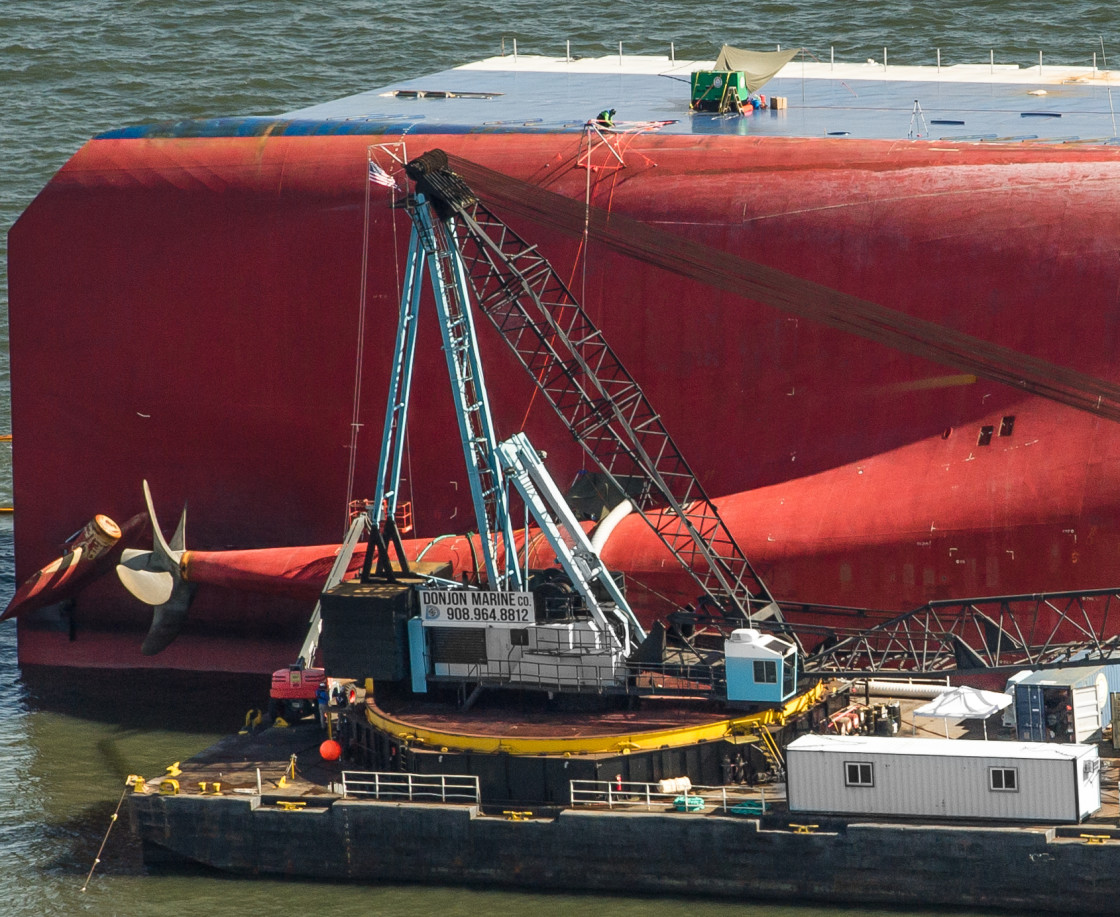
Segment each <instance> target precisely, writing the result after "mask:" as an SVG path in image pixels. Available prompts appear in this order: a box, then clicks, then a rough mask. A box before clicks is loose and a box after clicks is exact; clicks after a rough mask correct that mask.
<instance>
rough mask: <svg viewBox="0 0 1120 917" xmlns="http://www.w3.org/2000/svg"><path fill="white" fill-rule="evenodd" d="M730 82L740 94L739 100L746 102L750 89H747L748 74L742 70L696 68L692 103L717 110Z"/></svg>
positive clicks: (693, 76) (693, 75) (693, 77)
mask: <svg viewBox="0 0 1120 917" xmlns="http://www.w3.org/2000/svg"><path fill="white" fill-rule="evenodd" d="M728 84H730V85H731V87H732V88H733V89H735V90H736V92H738V94H739V101H741V102H745V101H746V100H747V96H749V95H750V90H748V89H747V74H746V73H745V72H744V71H742V70H694V71H693V73H692V104H693V106H694V107H700V106H703V108H704V109H708V108H709V106H710V107H711V110H713V111H714V110H716V109H717V108H718V107H719V103H720V100H721V99H723V94H724V92H725V91H726V90H727V86H728Z"/></svg>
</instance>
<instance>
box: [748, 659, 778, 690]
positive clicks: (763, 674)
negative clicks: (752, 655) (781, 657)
mask: <svg viewBox="0 0 1120 917" xmlns="http://www.w3.org/2000/svg"><path fill="white" fill-rule="evenodd" d="M754 683H755V684H756V685H776V684H777V683H778V663H777V662H775V661H774V660H772V659H756V660H755V661H754Z"/></svg>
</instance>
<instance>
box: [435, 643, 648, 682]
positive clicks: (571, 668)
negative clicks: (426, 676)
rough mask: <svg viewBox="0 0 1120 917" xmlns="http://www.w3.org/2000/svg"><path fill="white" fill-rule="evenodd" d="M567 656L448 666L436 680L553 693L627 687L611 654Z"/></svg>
mask: <svg viewBox="0 0 1120 917" xmlns="http://www.w3.org/2000/svg"><path fill="white" fill-rule="evenodd" d="M535 652H536V653H537V654H538V655H541V656H548V655H549V651H548V650H541V651H535ZM566 655H570V654H568V653H564V655H561V651H557V657H556V660H555V661H553V660H551V659H549V660H547V661H536V660H526V659H512V660H492V661H489V662H487V663H485V664H481V665H480V664H477V663H468V664H464V663H448V664H447V665H448V671H447V673H446V674H441V673H440V671H439V669H437V670H436V674H435V675H434V677H433V680H435V681H439V680H440V679H453V680H455V681H463V680H466V681H473V682H477V683H480V684H490V685H505V684H518V685H528V686H531V687H537V688H541V689H548V690H551V691H564V690H576V691H588V690H591V691H599V692H602V691H608V690H611V689H617V688H620V687H621V686H622V685H624V684H625V680H626V672H625V670H624V669H623V668H622V667H621V665H618V664H617V660H616V659H615V657H614V656H612V655H611V654H608V653H599V654H597V655H588V656H586V657H584V660H585V661H568V660H567V659H565V658H564V656H566ZM586 660H591V661H586Z"/></svg>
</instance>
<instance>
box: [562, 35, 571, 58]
mask: <svg viewBox="0 0 1120 917" xmlns="http://www.w3.org/2000/svg"><path fill="white" fill-rule="evenodd" d="M564 60H565V61H566V62H567V63H569V64H570V63H571V62H572V40H571V39H570V38H569V39H568V40H567V41H566V42H565V43H564Z"/></svg>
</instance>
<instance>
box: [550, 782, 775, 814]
mask: <svg viewBox="0 0 1120 917" xmlns="http://www.w3.org/2000/svg"><path fill="white" fill-rule="evenodd" d="M569 783H570V785H571V794H572V808H574V809H578V808H594V809H612V810H613V809H644V810H645V811H647V812H654V811H666V810H672V811H676V812H725V813H731V814H734V815H762V814H764V813H765V812H767V811H769V806H770V805H771V803H770V802H768V801H767V797H766V790H765V789H763V788H762V787H739V786H692V785H691V784H690V783H689V781H688V780H687V778H675V779H671V780H662V781H661V782H660V783H631V782H627V781H625V780H571V781H569ZM775 795H776V794H775V793H774V791H773V790H771V793H770V798H771V800H772V799H773V798H774V796H775Z"/></svg>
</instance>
